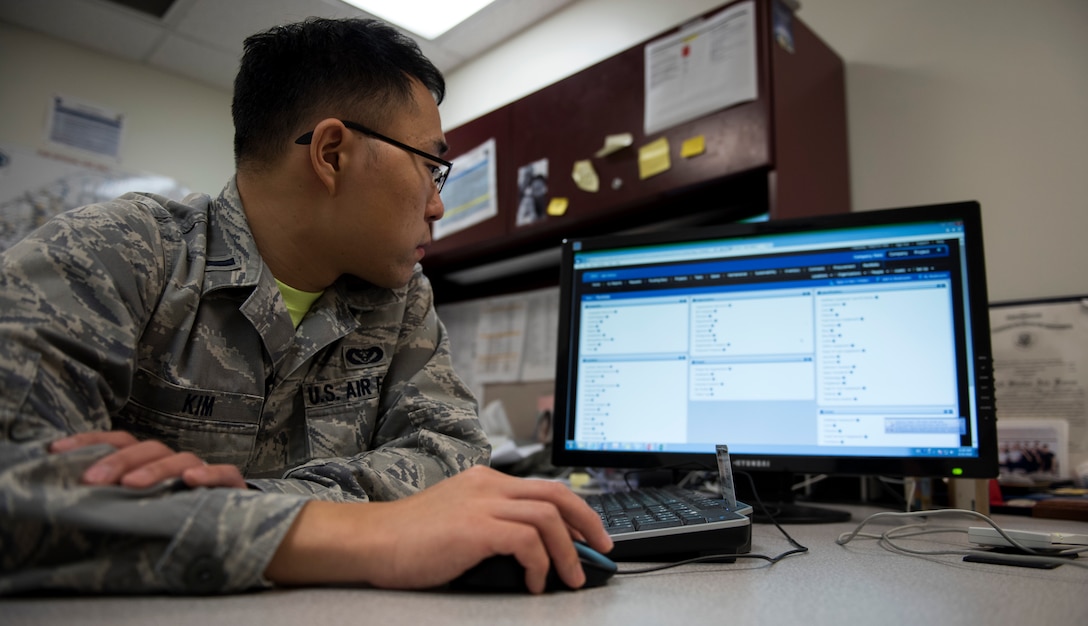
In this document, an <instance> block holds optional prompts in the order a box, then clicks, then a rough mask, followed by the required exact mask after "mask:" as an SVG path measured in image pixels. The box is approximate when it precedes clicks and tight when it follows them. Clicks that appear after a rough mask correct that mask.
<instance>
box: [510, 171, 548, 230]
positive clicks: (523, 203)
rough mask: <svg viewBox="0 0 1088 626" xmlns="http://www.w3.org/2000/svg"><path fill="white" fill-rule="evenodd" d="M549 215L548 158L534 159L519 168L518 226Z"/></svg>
mask: <svg viewBox="0 0 1088 626" xmlns="http://www.w3.org/2000/svg"><path fill="white" fill-rule="evenodd" d="M547 216H548V159H540V160H539V161H533V162H532V163H530V164H528V165H523V166H521V167H519V168H518V213H517V221H516V225H517V226H525V225H526V224H532V223H533V222H538V221H540V220H543V219H544V218H546V217H547Z"/></svg>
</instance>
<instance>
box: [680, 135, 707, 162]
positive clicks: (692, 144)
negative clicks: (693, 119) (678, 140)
mask: <svg viewBox="0 0 1088 626" xmlns="http://www.w3.org/2000/svg"><path fill="white" fill-rule="evenodd" d="M704 152H706V137H705V136H703V135H696V136H694V137H692V138H690V139H685V140H684V143H683V144H681V145H680V156H682V157H684V158H685V159H690V158H691V157H693V156H699V155H700V154H702V153H704Z"/></svg>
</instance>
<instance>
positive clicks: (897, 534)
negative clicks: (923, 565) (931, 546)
mask: <svg viewBox="0 0 1088 626" xmlns="http://www.w3.org/2000/svg"><path fill="white" fill-rule="evenodd" d="M942 515H943V516H964V515H966V516H970V517H974V518H976V519H981V520H982V521H984V522H986V523H987V524H989V525H990V526H991V527H993V528H994V530H996V531H997V533H998V534H999V535H1001V536H1002V537H1004V538H1005V540H1006V541H1008V542H1009V543H1010V544H1011V545H1013V546H1015V547H1016V548H1017V549H1019V550H1023V551H1024V552H1026V553H1027V554H1007V553H1002V554H1001V559H1002V560H1006V561H1011V562H1015V563H1025V564H1059V565H1073V566H1076V567H1084V568H1088V563H1084V562H1079V561H1076V560H1073V559H1068V558H1064V557H1063V556H1061V555H1066V556H1068V555H1075V554H1080V553H1083V552H1088V547H1079V548H1071V549H1068V550H1062V551H1061V552H1058V553H1056V554H1055V555H1054V556H1049V555H1044V554H1041V553H1039V552H1037V551H1036V550H1033V549H1031V548H1028V547H1027V546H1024V545H1023V544H1021V543H1020V542H1018V541H1016V540H1015V539H1013V538H1012V537H1010V536H1009V535H1008V534H1007V533H1006V532H1005V531H1004V530H1003V529H1002V528H1001V527H1000V526H998V525H997V522H995V521H993V520H992V519H990V518H989V517H987V516H985V515H983V514H981V513H979V512H977V511H968V510H966V509H937V510H933V511H914V512H907V513H898V512H892V511H885V512H882V513H874V514H873V515H870V516H869V517H866V518H865V519H864V520H862V521H861V523H860V524H858V525H857V527H856V528H854V530H853V531H851V532H845V533H842V534H841V535H839V537H838V539H836V540H835V543H837V544H839V545H840V546H843V545H846V544H847V543H850V542H851V541H853V540H854V539H856V538H859V537H860V538H863V539H875V540H876V541H877V542H878V543H880V545H881V547H883V548H884V549H886V550H890V551H893V552H899V553H901V554H913V555H922V556H936V555H961V556H966V555H973V554H979V553H980V551H978V550H965V549H959V550H912V549H910V548H907V547H905V546H901V545H899V544H897V543H895V541H893V540H895V539H905V538H909V537H916V536H919V535H930V534H937V533H960V534H967V529H965V528H926V525H925V523H921V524H908V525H906V526H896V527H894V528H890V529H888V530H886V531H884V532H883V533H881V534H879V535H877V534H873V533H862V532H861V529H862V528H863V527H865V525H867V524H868V523H869V522H871V521H873V520H875V519H879V518H883V517H893V518H914V517H923V518H929V517H938V516H942Z"/></svg>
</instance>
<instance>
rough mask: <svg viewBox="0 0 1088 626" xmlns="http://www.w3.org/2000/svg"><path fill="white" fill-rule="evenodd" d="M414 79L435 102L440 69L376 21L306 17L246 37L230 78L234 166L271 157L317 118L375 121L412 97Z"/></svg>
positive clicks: (441, 92)
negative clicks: (303, 19)
mask: <svg viewBox="0 0 1088 626" xmlns="http://www.w3.org/2000/svg"><path fill="white" fill-rule="evenodd" d="M413 78H415V79H416V80H418V81H419V82H421V83H422V84H423V85H424V86H425V87H426V88H427V89H428V91H430V92H431V95H432V96H434V98H435V101H436V102H437V103H441V102H442V99H443V98H444V97H445V95H446V82H445V79H444V78H443V77H442V73H441V72H440V71H439V70H438V68H436V67H435V66H434V64H433V63H431V61H430V60H429V59H427V57H425V56H424V55H423V53H422V51H420V49H419V45H418V44H416V42H415V41H413V40H412V39H411V38H410V37H408V36H406V35H404V34H403V33H401V32H400V31H398V30H396V29H395V28H393V27H391V26H389V25H388V24H385V23H384V22H381V21H378V20H369V19H358V18H351V19H326V18H309V19H307V20H305V21H302V22H297V23H294V24H287V25H283V26H275V27H273V28H270V29H268V30H266V31H263V32H260V33H257V34H255V35H252V36H250V37H248V38H246V40H245V43H244V52H243V55H242V63H241V67H240V68H239V70H238V75H237V77H235V79H234V99H233V102H232V104H231V114H232V116H233V118H234V160H235V165H236V166H239V167H240V166H242V165H247V166H257V167H259V166H261V165H264V164H268V163H272V162H274V161H275V160H276V159H277V158H278V157H279V155H280V154H282V152H283V151H284V150H287V149H288V148H289V147H290V146H291V144H292V141H293V140H294V139H295V137H296V136H298V135H301V134H302V133H304V132H306V130H312V129H308V128H306V127H304V125H305V124H308V123H312V122H315V121H316V120H317V119H322V118H323V117H338V118H345V119H351V120H352V121H355V122H359V123H360V124H366V125H371V124H374V125H380V124H379V122H380V121H381V120H382V119H383V118H384V117H385V116H387V115H389V114H390V113H391V112H392V110H393V108H394V107H395V106H397V105H403V104H405V103H408V102H411V93H412V79H413ZM319 116H322V117H321V118H319Z"/></svg>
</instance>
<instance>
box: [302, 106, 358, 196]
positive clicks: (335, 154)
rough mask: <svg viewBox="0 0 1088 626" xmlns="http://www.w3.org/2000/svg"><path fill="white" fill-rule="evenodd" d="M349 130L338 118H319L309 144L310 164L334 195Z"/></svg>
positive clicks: (340, 175) (339, 177)
mask: <svg viewBox="0 0 1088 626" xmlns="http://www.w3.org/2000/svg"><path fill="white" fill-rule="evenodd" d="M349 132H350V131H348V129H347V128H344V125H343V124H342V123H340V120H336V119H333V118H328V119H324V120H321V121H320V122H318V124H317V126H316V127H314V134H313V138H312V139H311V140H310V146H309V148H310V166H311V167H312V168H313V170H314V174H316V175H317V179H318V180H319V181H321V184H322V185H324V186H325V189H327V190H328V192H329V195H336V193H337V191H338V190H339V188H340V184H341V182H340V181H341V180H342V176H343V166H344V159H345V154H344V153H345V151H346V149H347V145H346V144H347V142H346V140H347V139H348V137H347V135H348V133H349Z"/></svg>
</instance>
